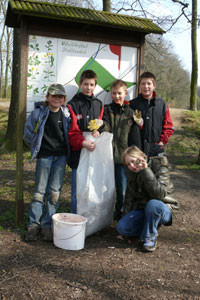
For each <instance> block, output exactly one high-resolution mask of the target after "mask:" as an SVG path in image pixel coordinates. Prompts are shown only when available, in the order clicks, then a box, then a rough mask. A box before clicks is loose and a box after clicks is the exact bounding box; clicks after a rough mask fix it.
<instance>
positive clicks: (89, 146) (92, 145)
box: [82, 141, 96, 152]
mask: <svg viewBox="0 0 200 300" xmlns="http://www.w3.org/2000/svg"><path fill="white" fill-rule="evenodd" d="M82 146H83V147H84V148H86V149H87V150H88V151H91V152H92V151H94V150H95V148H96V144H95V142H92V141H83V143H82Z"/></svg>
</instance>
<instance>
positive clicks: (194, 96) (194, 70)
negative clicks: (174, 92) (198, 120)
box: [190, 0, 198, 110]
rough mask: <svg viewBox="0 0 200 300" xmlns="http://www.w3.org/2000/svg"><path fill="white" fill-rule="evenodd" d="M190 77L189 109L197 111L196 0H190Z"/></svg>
mask: <svg viewBox="0 0 200 300" xmlns="http://www.w3.org/2000/svg"><path fill="white" fill-rule="evenodd" d="M191 42H192V75H191V88H190V109H191V110H197V79H198V54H197V0H192V30H191Z"/></svg>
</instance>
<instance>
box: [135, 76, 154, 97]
mask: <svg viewBox="0 0 200 300" xmlns="http://www.w3.org/2000/svg"><path fill="white" fill-rule="evenodd" d="M139 88H140V93H141V94H142V96H143V97H144V98H145V99H148V100H150V99H151V98H152V97H153V91H154V90H155V88H156V84H155V81H154V80H153V79H152V78H142V79H141V82H140V86H139Z"/></svg>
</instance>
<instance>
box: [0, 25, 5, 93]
mask: <svg viewBox="0 0 200 300" xmlns="http://www.w3.org/2000/svg"><path fill="white" fill-rule="evenodd" d="M4 33H5V26H4V27H3V30H2V32H1V38H0V63H1V66H0V69H1V70H0V98H1V97H2V94H3V93H2V88H3V37H4Z"/></svg>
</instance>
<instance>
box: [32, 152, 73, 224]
mask: <svg viewBox="0 0 200 300" xmlns="http://www.w3.org/2000/svg"><path fill="white" fill-rule="evenodd" d="M66 162H67V157H66V156H65V155H62V156H48V157H45V158H38V159H37V162H36V172H35V189H34V194H33V199H32V202H31V206H30V213H29V225H28V226H30V225H35V226H41V227H51V223H52V215H53V214H55V213H56V211H57V209H58V207H59V198H60V192H61V187H62V183H63V178H64V174H65V167H66ZM45 196H46V203H45Z"/></svg>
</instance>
